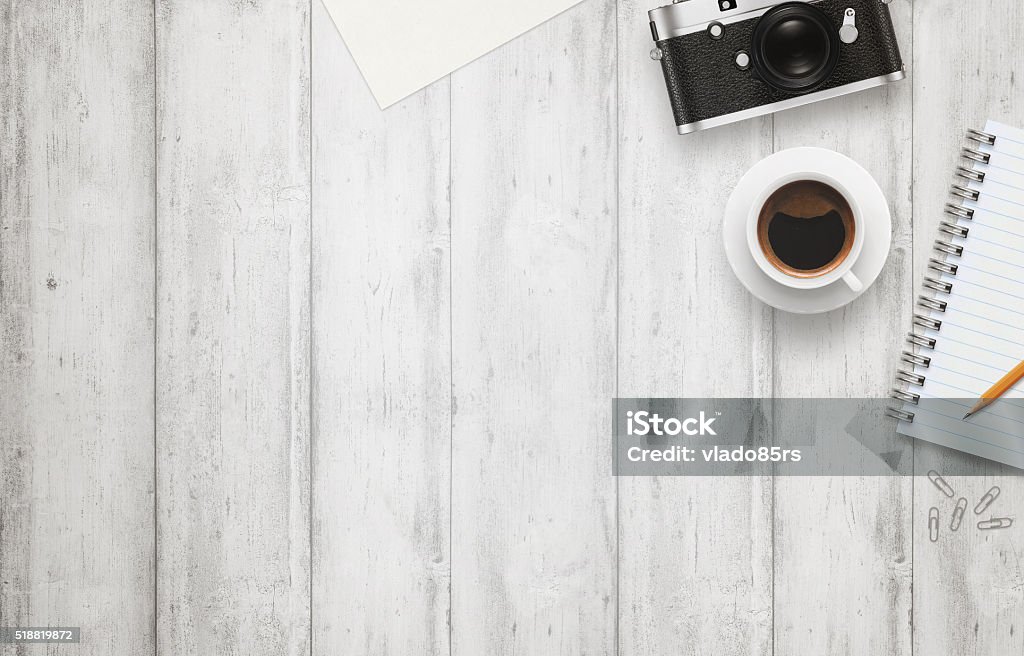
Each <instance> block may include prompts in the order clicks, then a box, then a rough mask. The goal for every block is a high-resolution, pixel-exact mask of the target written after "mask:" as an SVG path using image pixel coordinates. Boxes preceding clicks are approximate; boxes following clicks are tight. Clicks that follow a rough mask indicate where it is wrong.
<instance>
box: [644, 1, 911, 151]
mask: <svg viewBox="0 0 1024 656" xmlns="http://www.w3.org/2000/svg"><path fill="white" fill-rule="evenodd" d="M648 16H649V17H650V21H651V33H652V35H653V36H654V42H655V43H656V44H657V47H656V48H655V49H654V50H652V51H651V57H652V58H653V59H659V60H661V67H662V70H663V72H664V73H665V84H666V85H667V86H668V95H669V99H670V100H671V101H672V112H673V113H674V114H675V120H676V127H677V128H678V130H679V134H686V133H688V132H695V131H697V130H703V129H705V128H711V127H716V126H719V125H725V124H726V123H733V122H735V121H742V120H744V119H748V118H753V117H754V116H761V115H763V114H769V113H772V112H777V111H779V110H783V109H789V108H791V107H797V106H799V105H806V104H808V103H812V102H815V101H818V100H825V99H826V98H835V97H836V96H842V95H844V94H847V93H853V92H855V91H863V90H864V89H870V88H872V87H877V86H880V85H883V84H888V83H889V82H895V81H897V80H902V79H903V77H904V72H903V60H902V58H901V57H900V49H899V44H897V43H896V33H895V31H894V30H893V26H892V18H891V17H890V16H889V7H888V6H887V5H886V3H885V2H883V0H810V1H800V2H784V3H782V4H777V3H775V2H771V0H682V1H681V2H680V1H678V0H677V2H675V3H673V4H671V5H666V6H664V7H659V8H658V9H653V10H651V11H650V12H648Z"/></svg>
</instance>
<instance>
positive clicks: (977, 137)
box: [967, 130, 996, 146]
mask: <svg viewBox="0 0 1024 656" xmlns="http://www.w3.org/2000/svg"><path fill="white" fill-rule="evenodd" d="M967 138H968V139H970V140H971V141H977V142H978V143H983V144H986V145H988V146H991V145H992V144H994V143H995V142H996V137H995V135H993V134H989V133H988V132H982V131H981V130H968V131H967Z"/></svg>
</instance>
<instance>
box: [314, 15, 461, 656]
mask: <svg viewBox="0 0 1024 656" xmlns="http://www.w3.org/2000/svg"><path fill="white" fill-rule="evenodd" d="M313 53H314V59H313V76H312V102H313V123H312V130H313V134H314V135H315V137H314V141H313V347H314V348H313V371H314V378H313V418H314V420H313V435H314V445H313V454H314V463H315V465H314V470H313V472H314V473H313V599H312V606H313V653H314V654H322V655H324V656H327V655H332V656H333V655H334V654H388V653H390V654H424V655H427V654H447V653H448V641H449V636H448V611H449V573H450V572H449V562H450V561H449V557H450V551H449V530H450V477H449V473H450V468H451V373H450V372H451V369H450V367H451V348H450V341H451V334H450V329H451V326H450V318H451V316H450V305H449V289H450V278H449V275H450V261H449V250H450V249H449V229H448V227H449V203H448V183H449V169H448V156H449V119H448V102H449V92H448V83H447V81H446V80H443V81H441V82H438V83H436V84H433V85H431V86H430V87H429V88H427V89H426V90H424V91H422V92H420V93H417V94H414V95H413V96H411V97H410V98H408V99H406V100H405V101H403V102H401V103H399V104H397V105H393V106H392V107H389V108H388V109H387V110H386V111H383V112H382V111H381V110H380V109H378V108H377V104H376V103H375V102H374V100H373V97H372V96H371V95H370V93H369V92H368V90H367V88H366V84H365V83H364V82H363V80H362V77H361V76H360V74H359V69H358V68H356V66H355V63H354V62H353V61H352V58H351V56H350V55H349V53H348V51H347V50H346V48H345V44H344V42H343V41H342V40H341V37H340V35H339V34H338V32H337V30H336V29H335V27H334V25H333V23H332V22H331V18H330V16H329V15H328V13H327V11H326V10H325V9H324V8H323V6H322V5H321V4H320V3H319V2H317V3H314V11H313Z"/></svg>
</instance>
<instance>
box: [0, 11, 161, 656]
mask: <svg viewBox="0 0 1024 656" xmlns="http://www.w3.org/2000/svg"><path fill="white" fill-rule="evenodd" d="M152 25H153V12H152V8H151V7H148V6H144V5H139V4H138V3H132V2H127V1H113V2H108V3H103V4H101V5H95V6H92V5H90V6H89V7H83V6H82V5H81V3H77V2H55V3H51V4H50V5H48V6H47V9H46V11H42V10H40V8H39V7H37V6H35V5H32V4H25V3H3V5H2V6H0V42H2V43H3V47H2V48H0V71H2V73H0V626H26V625H27V626H40V625H42V626H46V625H50V626H59V625H65V626H81V627H83V630H84V633H83V640H84V642H83V644H81V645H80V646H79V645H76V646H75V651H76V652H77V653H79V654H83V655H85V654H89V655H99V654H104V655H105V654H114V653H120V654H142V653H149V652H152V650H153V641H154V635H153V584H154V578H153V563H154V556H153V547H154V544H153V441H152V438H153V121H152V117H153V51H152ZM32 647H37V648H41V649H39V650H38V651H35V652H32V653H43V650H45V649H46V648H45V646H42V645H33V646H32ZM51 649H55V648H51ZM0 650H3V651H4V653H15V650H17V653H19V654H21V653H30V651H31V648H30V649H29V650H26V649H25V648H24V647H14V646H10V645H4V646H3V647H0ZM8 650H10V651H8ZM47 653H56V651H47Z"/></svg>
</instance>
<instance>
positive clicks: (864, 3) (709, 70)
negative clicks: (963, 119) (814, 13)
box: [657, 0, 903, 126]
mask: <svg viewBox="0 0 1024 656" xmlns="http://www.w3.org/2000/svg"><path fill="white" fill-rule="evenodd" d="M814 5H815V6H816V7H818V8H819V9H821V10H822V11H824V12H825V13H826V14H828V16H829V17H830V18H831V19H832V20H833V21H834V24H835V28H836V30H837V31H838V30H839V27H840V26H841V25H842V24H843V12H844V11H845V10H846V9H847V8H849V7H852V8H853V9H854V11H856V12H857V30H858V33H859V34H858V37H857V40H856V41H855V42H853V43H851V44H845V43H844V44H842V45H841V47H840V52H839V63H838V64H837V65H836V68H835V71H833V73H832V75H831V76H830V77H829V78H828V79H826V80H825V81H824V82H823V83H822V84H820V85H819V86H817V87H815V88H813V89H810V90H809V91H806V92H802V93H792V92H785V91H780V90H778V89H775V88H773V87H771V86H769V85H768V84H766V83H765V82H763V81H762V80H760V79H759V78H758V77H757V73H755V72H754V69H753V68H750V69H749V70H746V71H743V70H740V69H739V68H737V67H736V64H735V59H736V53H737V52H739V51H740V50H743V51H746V52H748V53H749V52H750V50H751V35H752V34H753V32H754V26H755V25H756V24H757V21H758V20H759V18H760V17H758V18H751V19H750V20H745V21H739V22H736V23H731V24H729V25H726V26H725V33H724V34H723V35H722V38H720V39H718V40H715V39H712V38H711V37H710V36H709V35H708V34H707V32H705V31H703V30H702V31H700V32H694V33H693V34H686V35H683V36H677V37H674V38H671V39H664V40H661V41H658V43H657V45H658V48H659V49H660V50H661V52H662V59H661V67H662V70H663V72H664V73H665V84H666V85H667V87H668V95H669V99H670V100H671V102H672V112H673V114H674V115H675V119H676V125H677V126H679V125H687V124H689V123H695V122H697V121H703V120H706V119H709V118H714V117H716V116H722V115H723V114H731V113H733V112H739V111H743V110H744V109H750V108H752V107H759V106H761V105H767V104H769V103H774V102H779V101H782V100H787V99H789V98H795V97H799V96H802V95H806V94H808V93H814V92H816V91H824V90H826V89H833V88H835V87H841V86H845V85H847V84H851V83H853V82H859V81H861V80H866V79H869V78H873V77H879V76H882V75H888V74H890V73H894V72H896V71H899V70H902V69H903V59H902V58H901V57H900V48H899V44H897V43H896V32H895V30H894V29H893V26H892V18H891V17H890V15H889V8H888V7H887V6H886V5H885V4H884V3H882V2H881V0H845V1H838V0H821V1H820V2H815V3H814Z"/></svg>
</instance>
